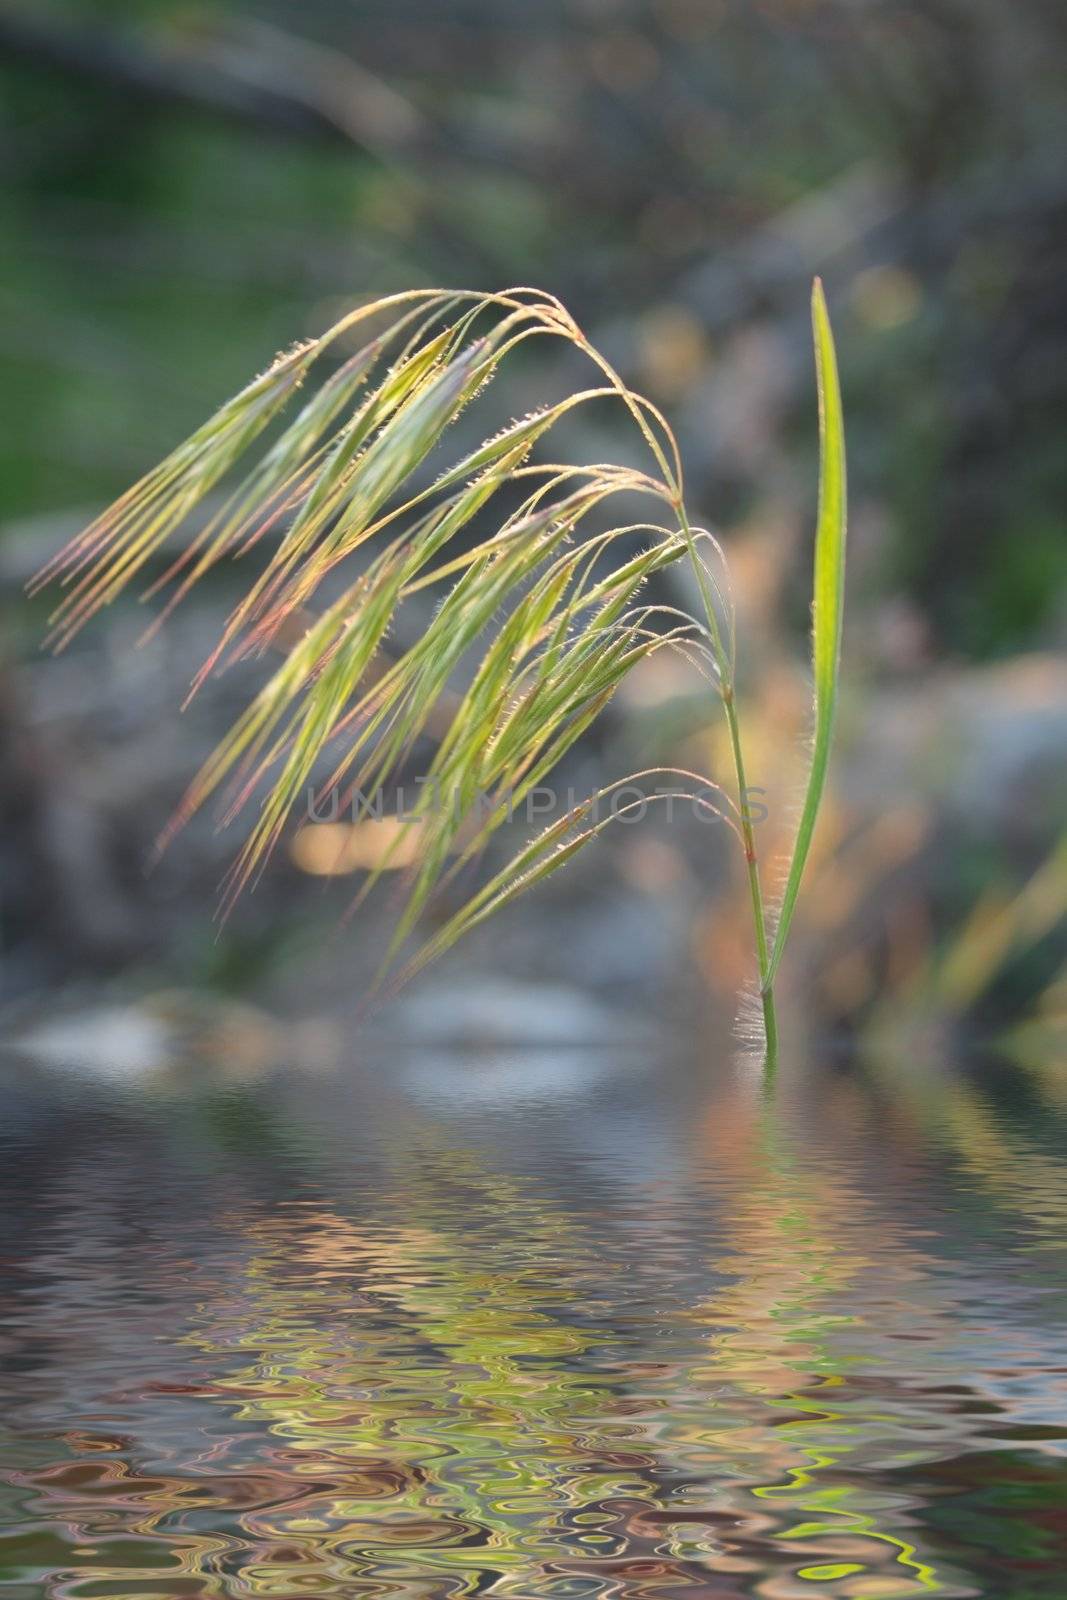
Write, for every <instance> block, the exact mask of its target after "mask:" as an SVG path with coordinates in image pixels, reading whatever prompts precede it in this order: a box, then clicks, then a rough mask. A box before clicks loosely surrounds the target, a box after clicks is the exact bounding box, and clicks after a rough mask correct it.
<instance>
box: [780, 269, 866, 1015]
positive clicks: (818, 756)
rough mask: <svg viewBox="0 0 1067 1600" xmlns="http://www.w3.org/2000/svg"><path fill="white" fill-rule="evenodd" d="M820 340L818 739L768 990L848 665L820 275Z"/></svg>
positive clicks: (835, 426)
mask: <svg viewBox="0 0 1067 1600" xmlns="http://www.w3.org/2000/svg"><path fill="white" fill-rule="evenodd" d="M811 313H812V326H813V330H814V336H815V369H816V374H817V377H818V385H819V463H820V465H819V517H818V524H817V527H816V533H815V581H814V593H813V599H812V668H813V676H814V680H815V738H814V744H813V748H812V756H811V770H810V772H809V774H808V788H807V793H806V795H805V797H804V809H803V811H802V812H801V816H800V826H799V827H798V829H797V836H796V840H795V842H794V845H793V857H792V860H791V861H790V864H789V875H788V877H787V878H786V885H785V892H784V894H783V896H782V905H781V910H780V912H779V917H778V927H777V929H776V931H775V936H774V946H773V948H772V950H771V955H770V961H769V962H768V966H767V970H766V972H765V973H764V977H763V989H764V992H765V993H766V991H767V990H768V989H769V988H770V986H771V984H772V983H773V982H774V976H775V973H776V972H777V970H778V964H779V962H780V961H781V959H782V951H783V950H784V949H785V943H786V940H787V938H788V937H789V927H790V924H791V922H792V920H793V912H794V910H795V909H796V903H797V895H798V894H799V892H800V882H801V879H802V877H803V876H804V868H805V866H806V864H807V860H808V853H809V851H810V849H811V840H812V835H813V833H814V832H815V822H816V818H817V817H818V814H819V806H820V803H821V801H822V797H823V790H824V789H825V787H826V773H827V769H828V767H829V764H830V745H831V742H832V740H833V731H834V717H835V713H836V711H837V681H838V676H839V669H840V663H841V623H842V617H843V614H844V604H845V542H846V525H847V493H846V478H845V427H844V417H843V413H842V408H841V387H840V383H839V380H838V374H837V354H836V351H835V349H834V336H833V331H832V330H831V327H830V317H829V314H828V312H827V309H826V297H825V295H824V294H823V288H822V283H821V282H820V281H819V279H818V278H817V279H816V280H815V287H814V290H813V292H812V301H811Z"/></svg>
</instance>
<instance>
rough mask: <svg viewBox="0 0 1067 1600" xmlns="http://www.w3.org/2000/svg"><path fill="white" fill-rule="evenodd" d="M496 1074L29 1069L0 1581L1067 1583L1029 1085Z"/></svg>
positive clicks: (1046, 1109) (853, 1589)
mask: <svg viewBox="0 0 1067 1600" xmlns="http://www.w3.org/2000/svg"><path fill="white" fill-rule="evenodd" d="M521 1065H522V1063H521V1060H517V1061H516V1062H514V1063H513V1064H512V1070H510V1071H509V1072H508V1073H505V1074H501V1073H500V1072H488V1073H484V1072H483V1068H482V1067H481V1066H480V1065H479V1063H478V1062H477V1061H475V1060H470V1061H468V1060H463V1059H460V1058H457V1059H456V1060H454V1061H452V1062H448V1061H447V1060H442V1059H437V1060H435V1061H434V1062H433V1063H431V1064H430V1065H429V1066H427V1063H426V1062H425V1061H421V1062H420V1061H413V1062H411V1063H405V1062H403V1061H401V1062H399V1063H398V1062H396V1061H394V1062H392V1063H388V1064H385V1065H383V1066H382V1067H380V1068H379V1069H377V1070H376V1071H375V1070H371V1069H370V1068H368V1069H361V1071H360V1072H358V1073H356V1072H355V1071H353V1072H352V1073H350V1074H339V1075H338V1076H337V1077H336V1078H335V1079H332V1080H325V1079H320V1080H315V1081H314V1082H311V1081H307V1080H301V1079H300V1078H299V1077H298V1076H296V1075H293V1076H292V1077H287V1076H286V1075H285V1074H279V1075H278V1077H277V1078H275V1079H273V1080H272V1081H271V1082H269V1083H267V1084H263V1085H261V1086H259V1087H258V1088H256V1089H251V1088H247V1087H246V1088H242V1089H241V1090H240V1091H233V1090H222V1089H218V1088H212V1087H211V1085H210V1084H207V1085H205V1084H203V1083H201V1084H200V1085H199V1086H198V1087H197V1088H196V1089H195V1091H194V1090H190V1091H189V1093H188V1094H187V1095H185V1096H184V1097H181V1096H179V1095H177V1094H176V1093H174V1092H171V1093H170V1096H169V1098H166V1099H164V1098H162V1097H160V1096H159V1095H156V1096H155V1097H153V1096H152V1095H150V1094H140V1093H138V1092H136V1091H135V1090H133V1089H126V1090H123V1091H121V1092H116V1091H114V1090H108V1091H106V1092H105V1091H96V1092H95V1094H90V1093H88V1092H86V1093H85V1094H84V1095H83V1096H82V1097H80V1098H79V1097H77V1096H75V1095H74V1094H73V1092H72V1090H71V1087H70V1084H69V1082H67V1083H66V1084H64V1085H63V1086H62V1088H60V1087H59V1086H58V1085H50V1084H49V1083H48V1082H47V1081H46V1080H41V1081H40V1082H38V1083H36V1084H32V1083H30V1081H29V1080H28V1079H27V1078H26V1075H25V1073H21V1074H20V1075H19V1076H18V1077H12V1079H11V1087H9V1088H8V1089H7V1090H6V1091H5V1100H6V1102H7V1105H8V1109H9V1113H10V1115H9V1117H8V1118H7V1133H6V1135H5V1137H4V1151H3V1156H4V1160H3V1173H2V1177H0V1199H2V1202H3V1217H4V1228H5V1234H7V1232H8V1229H9V1228H10V1229H11V1230H12V1231H11V1232H10V1235H9V1236H8V1237H6V1238H5V1239H4V1241H3V1242H2V1244H0V1249H2V1254H3V1265H2V1273H3V1277H4V1282H5V1295H4V1300H3V1311H2V1322H0V1354H2V1358H3V1369H2V1377H0V1393H2V1395H3V1398H4V1402H5V1404H4V1412H5V1416H6V1421H5V1423H4V1424H3V1428H2V1432H0V1463H2V1465H0V1583H3V1584H4V1585H5V1593H7V1594H10V1595H12V1596H14V1597H16V1600H22V1597H25V1600H30V1597H37V1596H42V1595H43V1596H69V1597H71V1600H73V1597H79V1600H87V1597H91V1596H96V1597H101V1600H117V1597H119V1596H135V1597H138V1600H155V1597H161V1596H165V1595H168V1596H169V1595H188V1596H196V1597H204V1600H206V1597H220V1600H221V1597H230V1596H240V1595H271V1596H276V1597H281V1600H295V1597H297V1596H304V1595H336V1594H343V1595H412V1596H422V1595H425V1596H439V1595H441V1596H444V1595H471V1594H493V1595H503V1596H516V1597H531V1596H541V1595H546V1596H556V1595H558V1596H574V1597H578V1596H582V1597H584V1596H646V1595H647V1596H673V1595H678V1596H681V1595H694V1596H708V1597H711V1600H727V1597H736V1600H740V1597H746V1596H765V1597H767V1600H791V1597H796V1596H802V1595H818V1594H822V1595H829V1596H834V1597H837V1596H841V1597H845V1596H849V1597H853V1600H881V1597H886V1600H888V1597H891V1596H900V1597H904V1596H922V1595H927V1594H940V1595H944V1596H965V1595H990V1596H995V1597H998V1600H1000V1597H1011V1600H1014V1597H1016V1596H1017V1597H1019V1600H1063V1592H1064V1590H1063V1580H1062V1572H1063V1571H1064V1570H1067V1525H1065V1524H1067V1518H1065V1516H1064V1513H1063V1510H1062V1507H1063V1505H1064V1503H1065V1502H1067V1469H1065V1465H1064V1459H1063V1451H1064V1440H1065V1438H1067V1383H1065V1375H1067V1324H1065V1321H1064V1316H1063V1312H1064V1308H1065V1305H1067V1260H1065V1257H1064V1248H1065V1238H1064V1222H1065V1221H1067V1166H1065V1165H1064V1162H1063V1160H1062V1158H1061V1156H1060V1154H1059V1151H1060V1149H1062V1139H1061V1135H1062V1124H1060V1123H1059V1122H1058V1121H1057V1113H1056V1112H1055V1109H1054V1107H1050V1106H1047V1105H1043V1104H1042V1103H1041V1102H1040V1101H1039V1100H1038V1099H1037V1098H1035V1097H1034V1096H1033V1092H1032V1091H1027V1092H1026V1093H1023V1090H1022V1087H1021V1086H1019V1085H1012V1084H1010V1083H1006V1082H1005V1081H1004V1079H1003V1078H1002V1077H1001V1078H998V1079H997V1080H996V1083H995V1085H993V1089H994V1091H995V1092H993V1093H989V1092H986V1091H985V1090H983V1089H982V1087H981V1086H980V1081H979V1082H971V1081H969V1080H968V1079H967V1078H966V1077H965V1076H963V1075H961V1074H949V1073H945V1074H943V1075H941V1076H940V1077H939V1078H936V1079H934V1078H927V1079H924V1080H923V1081H922V1083H921V1084H917V1083H915V1082H914V1081H913V1080H911V1079H909V1078H908V1077H907V1076H902V1077H901V1078H900V1079H899V1080H896V1081H893V1082H892V1084H891V1085H890V1084H889V1082H888V1080H887V1079H886V1077H885V1076H883V1077H882V1079H881V1080H875V1079H871V1080H869V1081H867V1080H863V1079H850V1078H847V1077H841V1076H837V1077H828V1078H826V1079H822V1080H817V1079H815V1078H814V1077H813V1078H812V1079H811V1080H810V1081H808V1082H806V1083H805V1084H804V1085H803V1093H801V1092H800V1089H799V1087H798V1089H797V1090H796V1091H795V1092H794V1094H793V1095H791V1096H789V1097H788V1098H787V1099H786V1101H785V1103H783V1104H781V1105H778V1106H776V1107H774V1108H768V1107H765V1106H762V1105H761V1104H759V1103H758V1101H757V1100H756V1099H755V1098H753V1097H752V1095H751V1094H750V1093H749V1092H748V1091H747V1090H746V1087H745V1085H744V1084H743V1083H742V1082H740V1081H738V1080H735V1079H734V1078H733V1077H731V1075H730V1074H729V1073H728V1072H722V1073H718V1074H714V1073H709V1072H708V1071H707V1069H706V1068H699V1069H692V1070H686V1069H685V1068H684V1066H682V1065H680V1064H673V1065H671V1064H667V1065H659V1064H657V1065H652V1064H649V1065H648V1067H647V1069H643V1068H642V1064H640V1063H637V1064H635V1063H621V1064H620V1068H619V1071H618V1073H617V1074H616V1075H614V1076H613V1075H612V1074H611V1073H610V1072H605V1071H604V1070H602V1069H603V1063H601V1067H600V1068H599V1069H598V1070H597V1071H596V1072H594V1073H592V1074H590V1075H588V1079H587V1088H586V1090H585V1091H584V1098H582V1097H579V1098H577V1099H574V1098H572V1099H570V1100H567V1101H563V1100H562V1098H561V1097H560V1096H559V1095H558V1094H556V1093H553V1095H552V1096H551V1097H550V1098H548V1099H546V1100H544V1101H542V1100H541V1099H539V1097H538V1091H537V1089H536V1087H535V1088H534V1089H532V1090H531V1092H530V1094H529V1096H528V1097H526V1098H524V1097H523V1096H522V1095H521V1094H516V1093H515V1092H514V1085H515V1083H516V1081H521ZM516 1073H518V1074H519V1077H518V1079H517V1078H516ZM479 1074H482V1076H481V1077H479ZM450 1075H452V1076H454V1079H455V1085H458V1084H460V1083H461V1084H462V1088H463V1093H462V1094H460V1093H453V1092H452V1089H453V1087H454V1086H455V1085H453V1083H452V1082H450ZM505 1079H506V1081H507V1082H508V1083H509V1084H510V1085H511V1088H510V1089H509V1092H508V1093H507V1095H505V1096H502V1097H501V1098H500V1099H499V1101H497V1102H496V1103H495V1104H494V1102H493V1095H492V1091H493V1086H494V1084H496V1083H499V1082H501V1081H505ZM546 1081H555V1080H554V1079H553V1078H552V1075H551V1074H549V1076H548V1079H546V1076H545V1074H544V1073H543V1072H537V1071H531V1073H530V1075H529V1082H530V1083H531V1084H532V1085H534V1086H536V1085H538V1084H541V1085H543V1084H544V1083H545V1082H546ZM577 1081H580V1077H579V1079H578V1080H577ZM479 1082H481V1083H482V1085H483V1088H484V1090H485V1093H484V1094H483V1096H482V1098H481V1099H479V1096H478V1094H477V1093H472V1092H471V1088H472V1085H477V1084H478V1083H479ZM16 1085H17V1087H15V1086H16ZM16 1224H17V1231H15V1229H16Z"/></svg>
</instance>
